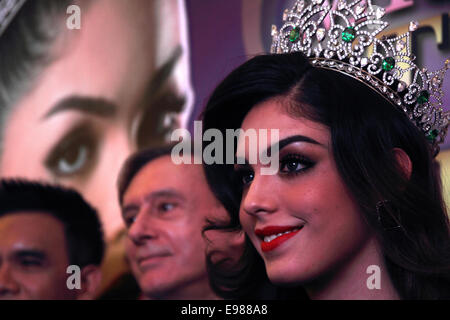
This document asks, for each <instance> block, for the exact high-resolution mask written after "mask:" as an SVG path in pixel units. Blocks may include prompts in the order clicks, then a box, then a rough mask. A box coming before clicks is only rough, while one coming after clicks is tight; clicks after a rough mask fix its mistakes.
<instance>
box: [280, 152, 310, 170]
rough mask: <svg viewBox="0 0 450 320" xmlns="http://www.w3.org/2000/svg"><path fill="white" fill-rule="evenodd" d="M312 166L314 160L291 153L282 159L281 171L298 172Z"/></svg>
mask: <svg viewBox="0 0 450 320" xmlns="http://www.w3.org/2000/svg"><path fill="white" fill-rule="evenodd" d="M311 166H312V162H311V161H309V160H307V159H306V158H304V157H301V156H298V155H290V156H287V157H285V158H283V159H282V160H281V161H280V172H281V173H285V174H289V173H298V172H301V171H304V170H307V169H308V168H309V167H311Z"/></svg>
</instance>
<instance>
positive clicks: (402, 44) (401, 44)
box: [395, 40, 406, 52]
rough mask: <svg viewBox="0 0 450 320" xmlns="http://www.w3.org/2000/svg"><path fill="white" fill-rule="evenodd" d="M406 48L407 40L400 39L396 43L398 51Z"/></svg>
mask: <svg viewBox="0 0 450 320" xmlns="http://www.w3.org/2000/svg"><path fill="white" fill-rule="evenodd" d="M405 48H406V43H405V41H403V40H398V41H397V42H396V43H395V49H396V50H397V51H398V52H400V51H403V49H405Z"/></svg>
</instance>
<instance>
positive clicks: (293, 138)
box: [267, 135, 326, 157]
mask: <svg viewBox="0 0 450 320" xmlns="http://www.w3.org/2000/svg"><path fill="white" fill-rule="evenodd" d="M294 142H306V143H311V144H315V145H318V146H321V147H324V148H326V147H325V146H324V145H323V144H322V143H319V142H317V141H316V140H314V139H312V138H310V137H307V136H302V135H295V136H290V137H287V138H284V139H281V140H280V141H278V142H277V143H274V144H273V145H271V146H270V147H269V148H268V149H267V155H268V156H269V157H270V155H271V151H272V148H273V147H275V146H277V145H278V151H281V149H283V148H284V147H286V146H287V145H289V144H291V143H294Z"/></svg>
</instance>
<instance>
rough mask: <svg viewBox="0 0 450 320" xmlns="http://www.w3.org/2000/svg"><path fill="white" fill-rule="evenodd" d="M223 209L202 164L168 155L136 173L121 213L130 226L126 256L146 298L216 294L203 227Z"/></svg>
mask: <svg viewBox="0 0 450 320" xmlns="http://www.w3.org/2000/svg"><path fill="white" fill-rule="evenodd" d="M223 210H224V209H223V207H221V206H220V205H219V204H218V202H217V201H216V200H215V198H214V196H213V194H212V193H211V191H210V190H209V188H208V185H207V183H206V180H205V178H204V176H203V171H202V167H201V165H188V164H182V165H175V164H173V163H172V161H171V158H170V156H163V157H161V158H157V159H155V160H153V161H151V162H150V163H148V164H146V165H145V166H144V167H143V168H142V169H141V170H140V171H139V172H138V173H137V174H136V176H135V177H134V178H133V180H132V181H131V183H130V185H129V187H128V189H127V190H126V192H125V194H124V197H123V204H122V214H123V218H124V221H125V223H126V225H127V230H128V241H127V256H128V259H129V261H130V264H131V268H132V270H133V273H134V275H135V276H136V278H137V280H138V282H139V284H140V286H141V289H142V291H143V293H144V295H145V296H146V297H149V298H153V299H157V298H162V299H196V298H197V299H200V298H201V299H203V298H206V297H207V296H208V294H209V297H210V298H213V297H214V296H212V295H211V294H210V292H211V289H210V288H209V283H208V280H207V273H206V267H205V247H206V244H205V241H204V239H203V237H202V228H203V226H204V225H205V221H206V218H207V217H208V218H213V217H214V216H215V215H216V214H217V212H218V211H223ZM202 294H203V296H202Z"/></svg>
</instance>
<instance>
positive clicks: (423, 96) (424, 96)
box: [417, 90, 430, 104]
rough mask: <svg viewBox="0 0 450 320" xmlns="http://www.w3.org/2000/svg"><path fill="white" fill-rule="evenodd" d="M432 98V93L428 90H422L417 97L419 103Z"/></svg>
mask: <svg viewBox="0 0 450 320" xmlns="http://www.w3.org/2000/svg"><path fill="white" fill-rule="evenodd" d="M429 99H430V94H429V93H428V91H425V90H424V91H421V92H420V94H419V96H418V97H417V103H419V104H424V103H427V102H428V100H429Z"/></svg>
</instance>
